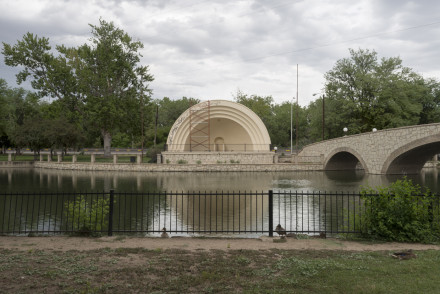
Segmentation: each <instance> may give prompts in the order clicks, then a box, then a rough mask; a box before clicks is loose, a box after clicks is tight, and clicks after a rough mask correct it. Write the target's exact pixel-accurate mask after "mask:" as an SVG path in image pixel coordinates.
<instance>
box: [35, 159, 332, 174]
mask: <svg viewBox="0 0 440 294" xmlns="http://www.w3.org/2000/svg"><path fill="white" fill-rule="evenodd" d="M34 167H35V168H46V169H58V170H81V171H134V172H290V171H322V170H323V167H322V164H301V165H295V164H290V163H277V164H232V163H231V164H229V163H224V164H166V163H165V164H148V163H141V164H137V163H128V164H125V163H116V164H115V163H96V162H95V163H89V162H76V163H71V162H45V161H36V162H35V163H34Z"/></svg>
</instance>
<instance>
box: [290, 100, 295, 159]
mask: <svg viewBox="0 0 440 294" xmlns="http://www.w3.org/2000/svg"><path fill="white" fill-rule="evenodd" d="M293 99H295V97H293V98H292V101H291V102H290V155H292V153H293V150H292V149H293Z"/></svg>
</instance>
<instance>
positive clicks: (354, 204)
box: [274, 191, 361, 233]
mask: <svg viewBox="0 0 440 294" xmlns="http://www.w3.org/2000/svg"><path fill="white" fill-rule="evenodd" d="M360 205H361V203H360V199H359V195H358V194H357V193H353V194H347V193H345V194H341V193H339V194H337V193H334V194H325V193H321V192H310V193H309V192H296V191H275V192H274V224H281V225H282V226H283V227H284V228H285V229H286V231H287V232H304V233H309V232H330V233H331V232H333V231H334V232H337V231H341V230H344V231H346V230H350V231H353V230H354V229H355V227H354V223H353V222H352V221H353V220H352V219H349V218H348V217H347V213H348V211H350V212H358V211H359V209H360ZM357 229H359V228H357Z"/></svg>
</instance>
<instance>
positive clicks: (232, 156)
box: [162, 152, 276, 164]
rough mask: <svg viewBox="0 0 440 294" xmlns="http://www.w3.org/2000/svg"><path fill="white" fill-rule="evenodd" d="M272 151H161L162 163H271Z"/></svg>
mask: <svg viewBox="0 0 440 294" xmlns="http://www.w3.org/2000/svg"><path fill="white" fill-rule="evenodd" d="M274 157H275V153H273V152H162V163H164V164H167V163H168V164H178V163H185V164H230V163H232V164H233V163H240V164H272V163H274V162H276V161H274Z"/></svg>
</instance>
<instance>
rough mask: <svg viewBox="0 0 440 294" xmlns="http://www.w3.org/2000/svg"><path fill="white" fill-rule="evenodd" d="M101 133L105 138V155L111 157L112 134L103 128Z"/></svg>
mask: <svg viewBox="0 0 440 294" xmlns="http://www.w3.org/2000/svg"><path fill="white" fill-rule="evenodd" d="M101 133H102V137H103V139H104V156H105V157H110V156H111V153H110V147H111V145H112V135H111V134H110V133H109V132H108V131H106V130H102V131H101Z"/></svg>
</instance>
